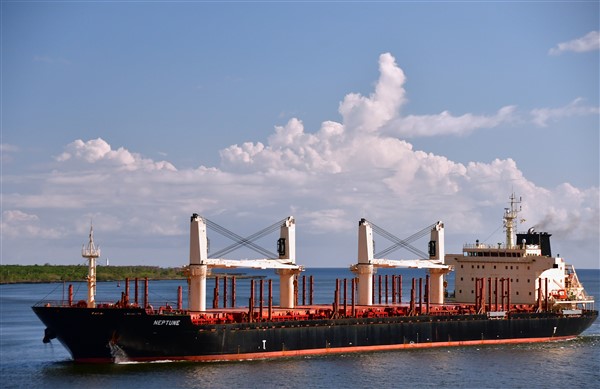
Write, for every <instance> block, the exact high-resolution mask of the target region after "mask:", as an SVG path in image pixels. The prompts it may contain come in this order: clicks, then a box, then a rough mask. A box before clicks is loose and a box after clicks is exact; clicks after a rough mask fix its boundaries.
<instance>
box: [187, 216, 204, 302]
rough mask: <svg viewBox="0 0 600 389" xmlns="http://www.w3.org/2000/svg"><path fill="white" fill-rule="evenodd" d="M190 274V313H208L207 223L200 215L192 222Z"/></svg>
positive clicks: (192, 219) (193, 217)
mask: <svg viewBox="0 0 600 389" xmlns="http://www.w3.org/2000/svg"><path fill="white" fill-rule="evenodd" d="M190 222H191V224H190V267H189V270H190V273H189V278H188V282H189V296H188V302H189V303H188V305H189V309H190V311H196V312H204V311H206V276H207V274H208V266H207V265H206V260H207V259H208V238H207V236H206V221H205V220H204V219H203V218H201V217H200V216H199V215H198V214H196V213H195V214H193V215H192V217H191V220H190Z"/></svg>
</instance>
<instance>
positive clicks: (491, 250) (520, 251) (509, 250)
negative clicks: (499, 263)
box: [463, 242, 542, 258]
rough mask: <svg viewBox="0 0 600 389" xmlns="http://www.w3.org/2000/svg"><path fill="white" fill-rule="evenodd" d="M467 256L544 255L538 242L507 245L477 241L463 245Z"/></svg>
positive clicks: (506, 256)
mask: <svg viewBox="0 0 600 389" xmlns="http://www.w3.org/2000/svg"><path fill="white" fill-rule="evenodd" d="M463 255H464V256H465V257H496V258H519V257H528V256H539V255H542V249H541V247H540V246H539V245H536V244H522V245H510V246H508V245H505V244H502V243H498V244H496V245H488V244H483V243H479V242H476V243H475V244H465V245H464V246H463Z"/></svg>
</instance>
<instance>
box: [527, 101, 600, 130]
mask: <svg viewBox="0 0 600 389" xmlns="http://www.w3.org/2000/svg"><path fill="white" fill-rule="evenodd" d="M582 103H583V99H582V98H577V99H575V100H573V101H572V102H570V103H569V104H567V105H565V106H564V107H558V108H537V109H533V110H531V113H530V114H531V117H532V122H533V123H534V124H535V125H537V126H540V127H546V126H547V125H548V122H549V121H556V120H559V119H563V118H566V117H572V116H584V115H598V114H599V113H600V108H599V107H592V106H584V105H582Z"/></svg>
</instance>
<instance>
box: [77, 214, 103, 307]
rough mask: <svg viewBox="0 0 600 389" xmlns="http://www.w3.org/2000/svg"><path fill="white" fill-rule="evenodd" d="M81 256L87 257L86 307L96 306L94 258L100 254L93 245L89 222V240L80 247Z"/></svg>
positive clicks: (92, 227)
mask: <svg viewBox="0 0 600 389" xmlns="http://www.w3.org/2000/svg"><path fill="white" fill-rule="evenodd" d="M81 256H82V257H83V258H87V260H88V261H89V263H88V275H87V284H88V299H87V306H88V308H95V307H96V258H98V257H99V256H100V247H96V246H95V245H94V226H92V225H91V224H90V241H89V242H88V244H87V246H85V245H84V246H83V247H82V248H81Z"/></svg>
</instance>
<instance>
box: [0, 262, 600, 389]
mask: <svg viewBox="0 0 600 389" xmlns="http://www.w3.org/2000/svg"><path fill="white" fill-rule="evenodd" d="M247 274H250V275H253V274H258V273H254V272H250V273H247ZM260 274H266V275H268V277H269V278H273V280H274V287H273V289H274V290H277V284H276V279H277V276H274V275H272V273H269V272H263V273H260ZM304 274H306V275H313V276H314V279H315V295H314V298H315V303H327V304H329V303H331V302H332V301H333V291H334V288H335V279H336V278H337V277H339V278H342V277H350V276H351V274H350V273H349V272H348V271H347V270H346V269H311V270H310V271H307V272H306V273H304ZM379 274H382V275H383V274H402V275H403V277H404V288H403V289H404V292H403V296H405V297H403V301H406V299H407V297H408V296H409V292H408V285H409V283H410V279H411V277H419V276H424V275H423V274H424V273H420V272H419V271H413V270H404V271H402V272H399V271H398V270H394V271H393V272H392V271H389V272H380V273H379ZM578 275H579V278H580V280H581V281H582V282H583V284H584V285H585V287H586V291H587V292H588V293H589V294H592V295H594V297H595V299H596V301H597V302H600V270H578ZM248 284H249V280H247V279H246V280H238V284H237V296H238V300H237V304H238V305H247V301H248V300H247V299H248V295H249V288H248ZM179 285H182V286H183V287H184V290H186V287H185V282H184V281H155V282H151V283H150V300H151V302H155V306H156V305H161V304H164V303H166V302H170V303H171V304H172V305H174V304H175V303H174V302H175V301H176V299H177V286H179ZM209 285H210V283H209ZM74 288H75V289H76V297H75V298H76V299H84V298H85V295H86V289H85V284H83V283H77V284H74ZM63 289H64V292H63ZM123 289H124V285H123V283H121V284H120V285H117V283H116V282H105V283H99V285H98V294H97V300H98V301H116V300H117V299H118V298H119V296H120V293H121V291H123ZM207 289H212V288H210V287H209V288H207ZM449 289H450V290H452V289H453V288H452V280H449ZM140 291H141V285H140ZM63 293H66V285H65V286H64V288H63V284H17V285H0V387H2V388H13V387H14V388H16V387H28V388H38V387H39V388H88V389H91V388H121V387H144V388H159V387H160V388H165V387H169V388H231V387H240V388H280V387H286V388H332V387H352V388H361V387H364V388H366V387H373V386H377V387H386V388H397V387H434V386H435V387H446V388H547V387H554V388H560V387H569V388H590V387H598V386H597V385H598V382H600V321H596V322H595V323H594V324H593V325H592V327H590V328H589V329H588V330H587V331H586V332H585V333H583V334H582V336H581V337H579V338H578V339H575V340H572V341H564V342H552V343H543V344H532V345H506V346H485V347H455V348H440V349H426V350H402V351H390V352H377V353H360V354H347V355H334V356H322V357H321V356H320V357H305V358H286V359H277V360H260V361H245V362H210V363H187V362H171V363H124V364H110V365H78V364H74V363H73V362H72V361H71V357H70V355H69V353H68V352H67V351H66V350H65V349H64V347H63V346H62V345H61V344H60V343H59V342H57V341H56V340H54V341H53V342H52V343H51V344H43V343H42V337H43V332H44V326H43V324H42V323H41V322H40V321H39V320H38V319H37V317H36V316H35V315H34V313H33V311H32V310H31V306H32V305H33V304H35V303H36V302H38V301H39V300H41V299H57V300H59V299H61V298H62V296H63ZM131 293H132V294H133V285H131ZM265 293H266V292H265ZM184 294H185V293H184ZM140 295H141V293H140ZM208 298H211V296H208ZM208 304H210V302H209V303H208ZM597 308H598V304H597V306H596V309H597Z"/></svg>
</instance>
